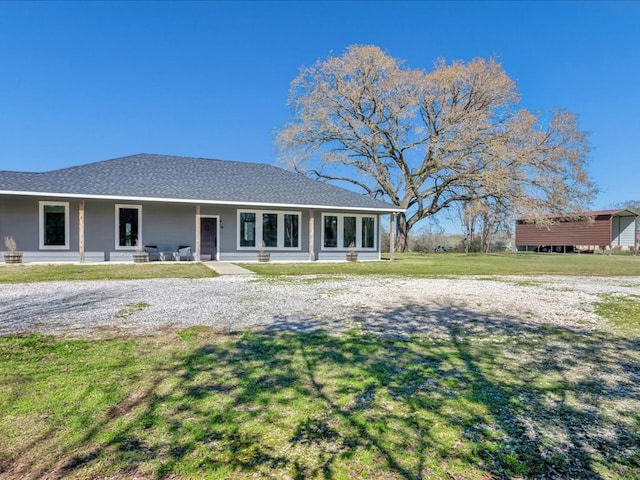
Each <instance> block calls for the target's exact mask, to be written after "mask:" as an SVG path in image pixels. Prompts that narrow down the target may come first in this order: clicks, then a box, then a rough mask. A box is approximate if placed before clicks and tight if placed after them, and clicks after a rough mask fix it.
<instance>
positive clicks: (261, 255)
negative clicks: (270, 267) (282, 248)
mask: <svg viewBox="0 0 640 480" xmlns="http://www.w3.org/2000/svg"><path fill="white" fill-rule="evenodd" d="M264 247H265V244H264V242H262V246H261V247H260V250H258V261H259V262H268V261H269V260H270V259H271V252H267V251H266V250H265V249H264Z"/></svg>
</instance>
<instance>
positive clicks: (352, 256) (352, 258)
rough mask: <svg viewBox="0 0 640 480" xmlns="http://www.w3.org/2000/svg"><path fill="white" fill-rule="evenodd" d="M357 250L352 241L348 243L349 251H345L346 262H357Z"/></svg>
mask: <svg viewBox="0 0 640 480" xmlns="http://www.w3.org/2000/svg"><path fill="white" fill-rule="evenodd" d="M357 261H358V252H356V246H355V244H354V243H353V242H351V244H350V245H349V251H348V252H347V262H357Z"/></svg>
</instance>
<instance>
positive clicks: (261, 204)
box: [0, 190, 406, 213]
mask: <svg viewBox="0 0 640 480" xmlns="http://www.w3.org/2000/svg"><path fill="white" fill-rule="evenodd" d="M0 195H23V196H30V197H55V198H79V199H83V198H85V199H86V198H91V199H95V200H120V201H132V202H142V201H144V202H161V203H190V204H204V205H230V206H249V207H271V208H307V209H310V210H320V209H330V210H341V211H356V212H382V213H399V212H405V211H406V209H404V208H400V207H394V206H391V205H390V206H389V207H388V208H387V207H345V206H339V205H312V204H293V203H270V202H238V201H226V200H204V199H191V198H162V197H136V196H126V195H95V194H89V195H87V194H81V193H59V192H31V191H16V190H0Z"/></svg>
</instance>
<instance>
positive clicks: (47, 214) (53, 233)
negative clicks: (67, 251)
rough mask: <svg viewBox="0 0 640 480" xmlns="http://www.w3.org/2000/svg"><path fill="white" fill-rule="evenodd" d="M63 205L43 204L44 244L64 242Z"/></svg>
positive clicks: (62, 243) (60, 243) (63, 243)
mask: <svg viewBox="0 0 640 480" xmlns="http://www.w3.org/2000/svg"><path fill="white" fill-rule="evenodd" d="M64 211H65V207H64V206H63V205H44V244H45V245H62V246H64V245H65V244H66V241H65V240H66V239H65V238H64V236H65V224H64V220H65V215H64Z"/></svg>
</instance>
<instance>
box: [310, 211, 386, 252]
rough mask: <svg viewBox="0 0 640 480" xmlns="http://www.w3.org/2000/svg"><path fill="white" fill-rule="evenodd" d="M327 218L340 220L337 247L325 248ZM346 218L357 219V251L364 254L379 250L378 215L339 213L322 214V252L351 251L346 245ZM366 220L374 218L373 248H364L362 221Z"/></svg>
mask: <svg viewBox="0 0 640 480" xmlns="http://www.w3.org/2000/svg"><path fill="white" fill-rule="evenodd" d="M325 217H337V219H338V231H337V235H338V238H337V242H336V246H335V247H325V238H324V233H325V231H324V222H325V220H324V219H325ZM346 217H355V219H356V225H355V227H356V230H355V235H356V242H355V243H356V244H355V249H356V250H358V251H362V252H375V251H377V250H378V220H379V219H378V215H376V214H366V213H338V212H322V218H321V225H322V232H321V235H322V236H321V238H320V245H321V248H320V251H324V252H343V251H348V250H349V245H344V219H345V218H346ZM364 218H372V219H373V230H374V235H373V247H363V246H362V219H364Z"/></svg>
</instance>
